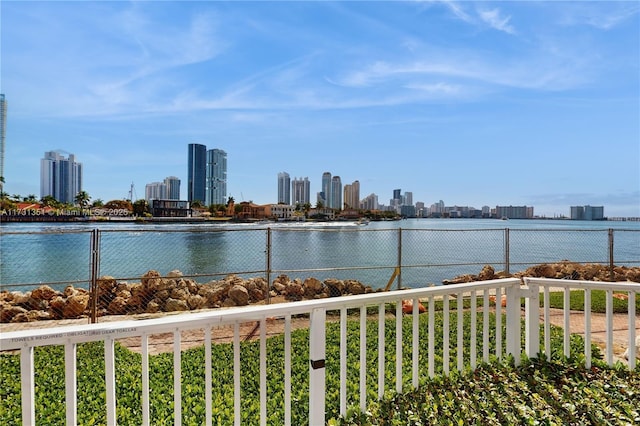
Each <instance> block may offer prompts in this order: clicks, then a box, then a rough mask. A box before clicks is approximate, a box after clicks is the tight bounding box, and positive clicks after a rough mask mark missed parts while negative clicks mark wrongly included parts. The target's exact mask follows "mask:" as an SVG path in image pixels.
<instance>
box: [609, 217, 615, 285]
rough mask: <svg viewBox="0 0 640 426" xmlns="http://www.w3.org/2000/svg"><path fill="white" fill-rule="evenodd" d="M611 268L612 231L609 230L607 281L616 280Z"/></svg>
mask: <svg viewBox="0 0 640 426" xmlns="http://www.w3.org/2000/svg"><path fill="white" fill-rule="evenodd" d="M613 268H614V264H613V229H612V228H609V281H615V279H616V275H615V271H614V270H613Z"/></svg>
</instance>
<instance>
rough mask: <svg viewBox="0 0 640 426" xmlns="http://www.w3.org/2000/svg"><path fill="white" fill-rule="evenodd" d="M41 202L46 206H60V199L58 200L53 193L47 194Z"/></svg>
mask: <svg viewBox="0 0 640 426" xmlns="http://www.w3.org/2000/svg"><path fill="white" fill-rule="evenodd" d="M40 204H42V205H43V206H45V207H56V208H57V207H60V201H58V200H56V198H55V197H54V196H53V195H45V196H44V197H42V198H41V199H40Z"/></svg>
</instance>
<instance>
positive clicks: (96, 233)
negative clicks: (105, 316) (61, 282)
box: [89, 228, 100, 323]
mask: <svg viewBox="0 0 640 426" xmlns="http://www.w3.org/2000/svg"><path fill="white" fill-rule="evenodd" d="M90 244H91V256H90V258H91V265H90V268H91V272H90V273H91V283H90V289H89V293H90V294H91V323H96V322H98V293H99V291H98V275H99V274H100V230H99V229H97V228H96V229H93V230H92V231H91V243H90Z"/></svg>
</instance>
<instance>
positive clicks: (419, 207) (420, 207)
mask: <svg viewBox="0 0 640 426" xmlns="http://www.w3.org/2000/svg"><path fill="white" fill-rule="evenodd" d="M416 216H417V217H425V216H426V211H425V208H424V203H423V202H422V201H418V202H417V203H416Z"/></svg>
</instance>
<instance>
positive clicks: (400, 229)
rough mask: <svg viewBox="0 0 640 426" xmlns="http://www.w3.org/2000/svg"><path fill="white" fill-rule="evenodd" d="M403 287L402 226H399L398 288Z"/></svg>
mask: <svg viewBox="0 0 640 426" xmlns="http://www.w3.org/2000/svg"><path fill="white" fill-rule="evenodd" d="M400 289H402V228H398V290H400Z"/></svg>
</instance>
